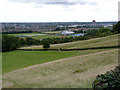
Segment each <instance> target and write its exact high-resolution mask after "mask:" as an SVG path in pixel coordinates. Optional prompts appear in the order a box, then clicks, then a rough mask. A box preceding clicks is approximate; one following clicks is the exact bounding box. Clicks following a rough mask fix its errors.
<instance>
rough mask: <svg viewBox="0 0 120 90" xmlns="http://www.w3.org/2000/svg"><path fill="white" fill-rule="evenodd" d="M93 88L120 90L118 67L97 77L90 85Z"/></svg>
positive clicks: (119, 67)
mask: <svg viewBox="0 0 120 90" xmlns="http://www.w3.org/2000/svg"><path fill="white" fill-rule="evenodd" d="M92 86H93V88H94V89H95V88H106V89H109V88H120V66H117V67H116V68H115V69H114V70H111V71H108V72H106V73H105V74H101V75H98V76H97V77H96V79H95V80H94V81H93V84H92Z"/></svg>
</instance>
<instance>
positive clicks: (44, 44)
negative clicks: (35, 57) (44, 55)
mask: <svg viewBox="0 0 120 90" xmlns="http://www.w3.org/2000/svg"><path fill="white" fill-rule="evenodd" d="M43 48H45V49H47V48H50V42H49V41H48V40H44V41H43Z"/></svg>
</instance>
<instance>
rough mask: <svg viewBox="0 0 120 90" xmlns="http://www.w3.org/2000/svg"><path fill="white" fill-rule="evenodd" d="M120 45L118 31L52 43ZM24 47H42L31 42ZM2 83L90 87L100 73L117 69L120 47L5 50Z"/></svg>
mask: <svg viewBox="0 0 120 90" xmlns="http://www.w3.org/2000/svg"><path fill="white" fill-rule="evenodd" d="M114 45H118V35H111V36H107V37H101V38H95V39H90V40H84V41H77V42H71V43H64V44H58V45H56V44H55V45H51V48H88V47H96V46H114ZM22 48H42V46H31V47H22ZM2 58H3V60H2V63H3V68H2V69H3V87H8V88H61V87H62V88H86V87H87V88H90V87H91V84H92V82H93V80H94V79H95V77H96V76H97V75H98V74H101V73H105V72H106V71H108V70H111V69H114V68H115V66H116V65H117V63H118V49H114V48H112V49H96V50H80V51H11V52H4V53H2Z"/></svg>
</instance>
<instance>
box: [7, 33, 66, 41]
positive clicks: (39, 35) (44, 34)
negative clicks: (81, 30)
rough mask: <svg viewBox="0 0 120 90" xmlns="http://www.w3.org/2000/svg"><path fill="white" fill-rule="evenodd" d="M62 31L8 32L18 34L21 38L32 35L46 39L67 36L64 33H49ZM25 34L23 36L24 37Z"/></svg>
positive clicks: (34, 37) (32, 36)
mask: <svg viewBox="0 0 120 90" xmlns="http://www.w3.org/2000/svg"><path fill="white" fill-rule="evenodd" d="M57 33H60V32H59V31H54V32H53V31H51V32H43V33H19V34H8V35H11V36H17V37H21V38H26V37H31V38H33V39H38V40H39V39H44V38H61V37H65V36H62V35H49V34H57ZM22 36H23V37H22Z"/></svg>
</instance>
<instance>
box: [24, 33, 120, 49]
mask: <svg viewBox="0 0 120 90" xmlns="http://www.w3.org/2000/svg"><path fill="white" fill-rule="evenodd" d="M103 46H118V34H116V35H111V36H106V37H100V38H95V39H90V40H84V41H76V42H70V43H61V44H54V45H51V47H50V48H52V49H58V48H64V49H66V48H67V49H71V48H90V47H103ZM32 48H33V49H41V48H42V45H41V46H31V47H22V49H32Z"/></svg>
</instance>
